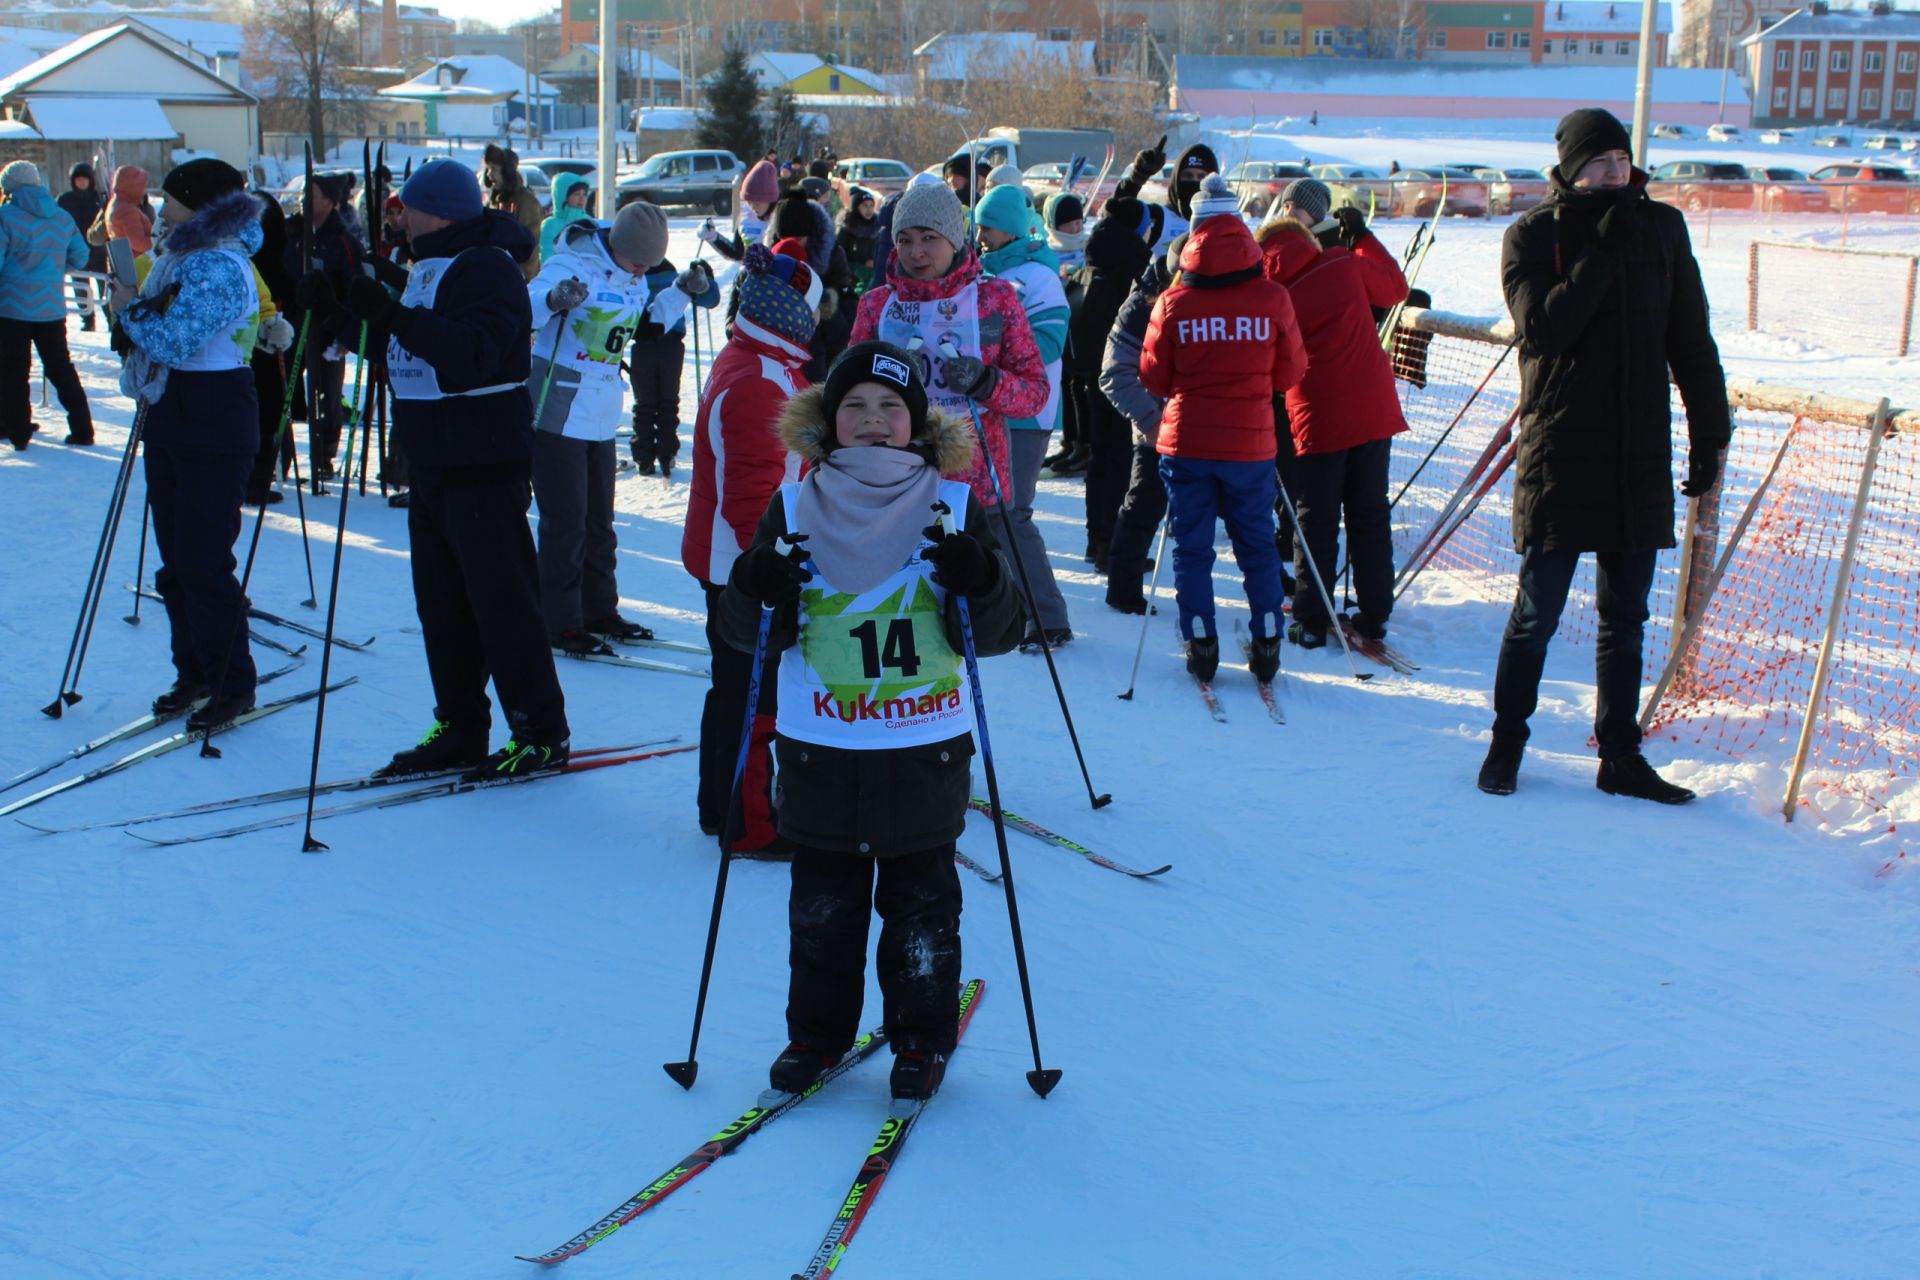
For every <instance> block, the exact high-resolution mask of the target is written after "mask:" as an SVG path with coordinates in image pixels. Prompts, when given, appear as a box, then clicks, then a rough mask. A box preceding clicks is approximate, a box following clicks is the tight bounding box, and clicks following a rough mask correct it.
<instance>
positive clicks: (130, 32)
mask: <svg viewBox="0 0 1920 1280" xmlns="http://www.w3.org/2000/svg"><path fill="white" fill-rule="evenodd" d="M121 39H126V40H138V41H141V42H143V43H145V44H148V45H150V46H152V47H153V48H155V49H158V50H160V51H161V52H162V53H164V54H166V55H167V56H168V57H169V58H173V59H175V60H176V61H178V62H179V63H180V64H181V65H182V66H186V67H191V68H193V69H194V70H195V71H196V72H198V73H199V74H200V75H201V76H203V77H205V79H206V82H207V87H208V92H209V93H212V92H220V93H222V94H223V95H224V96H231V97H233V98H235V99H239V100H243V101H247V102H251V101H254V97H253V95H252V94H250V93H248V92H247V91H246V90H245V89H242V88H240V87H238V86H237V85H232V84H229V83H227V82H226V81H225V80H222V79H221V78H220V77H219V76H217V75H215V74H214V73H213V71H212V70H211V69H210V68H209V67H208V66H207V64H206V62H204V61H202V60H200V59H198V58H196V57H194V56H193V55H192V54H191V53H188V52H186V51H184V50H182V49H181V48H180V47H179V46H178V45H177V44H175V43H174V41H173V40H172V39H171V38H170V37H167V36H162V35H159V34H157V33H155V32H152V31H148V30H147V29H146V28H144V27H142V26H141V25H140V24H139V23H137V22H121V23H116V24H115V25H113V26H111V27H103V28H101V29H100V30H98V31H90V32H88V33H87V34H86V35H84V36H80V37H78V38H76V39H74V40H71V41H69V42H68V43H67V44H65V45H62V46H61V47H60V48H58V49H55V50H54V51H53V52H52V53H49V54H47V55H46V56H44V57H41V58H37V59H35V60H34V61H33V62H30V63H28V64H27V65H26V66H24V67H22V68H20V69H19V70H18V71H15V72H13V73H12V74H11V75H9V76H7V77H6V78H5V79H4V80H0V98H5V97H9V96H11V95H13V94H16V93H19V92H21V91H23V90H26V89H29V88H31V87H32V86H33V85H34V84H35V83H36V82H38V81H40V80H42V79H45V78H46V77H47V76H50V75H52V74H53V73H54V72H56V71H58V70H60V69H61V68H62V67H65V66H68V65H70V64H71V63H74V62H77V61H79V60H80V59H81V58H84V57H86V56H87V55H88V54H90V53H92V52H94V50H96V49H99V48H100V47H101V46H103V45H105V44H108V43H109V42H111V41H114V40H121ZM140 87H141V86H139V85H124V84H123V85H102V86H101V88H102V90H113V89H118V90H122V91H124V90H127V89H139V88H140ZM89 96H90V95H89Z"/></svg>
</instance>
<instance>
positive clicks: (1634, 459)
mask: <svg viewBox="0 0 1920 1280" xmlns="http://www.w3.org/2000/svg"><path fill="white" fill-rule="evenodd" d="M1554 140H1555V142H1556V143H1558V146H1559V155H1560V163H1559V164H1558V165H1557V166H1555V168H1554V170H1553V175H1552V176H1553V182H1552V188H1553V189H1552V191H1551V193H1550V194H1549V195H1548V197H1547V200H1546V202H1545V203H1543V204H1541V205H1540V206H1539V207H1537V208H1535V209H1533V210H1531V211H1529V212H1527V213H1525V214H1523V215H1521V216H1520V217H1519V218H1518V219H1516V220H1515V221H1514V223H1513V225H1512V226H1511V227H1509V228H1508V229H1507V234H1506V240H1505V243H1504V245H1503V246H1502V251H1501V261H1500V274H1501V284H1502V286H1503V287H1504V289H1505V291H1506V296H1507V307H1508V309H1509V310H1510V311H1512V313H1513V319H1514V324H1515V325H1516V326H1517V327H1518V328H1519V331H1520V385H1521V392H1520V417H1519V422H1518V429H1519V432H1520V437H1519V446H1518V450H1517V452H1516V455H1515V465H1514V490H1513V493H1514V496H1513V540H1514V547H1515V549H1516V550H1517V551H1519V552H1520V581H1519V588H1518V591H1517V592H1516V594H1515V597H1514V602H1513V613H1512V614H1511V615H1510V616H1509V617H1508V619H1507V627H1506V633H1505V635H1504V636H1503V638H1502V640H1501V644H1500V665H1499V670H1498V672H1497V674H1496V675H1495V677H1494V693H1493V705H1494V724H1493V745H1492V748H1491V749H1490V750H1489V751H1488V752H1487V758H1486V762H1485V763H1484V764H1483V765H1482V766H1481V769H1480V780H1479V782H1480V789H1481V790H1482V791H1486V792H1488V793H1490V794H1493V795H1509V794H1511V793H1512V791H1513V790H1514V786H1515V779H1516V776H1517V775H1518V773H1519V769H1520V757H1521V755H1522V753H1523V752H1524V750H1525V747H1526V741H1527V719H1528V717H1530V716H1531V715H1532V714H1533V710H1534V705H1535V703H1536V701H1537V699H1538V694H1539V688H1540V673H1541V669H1542V667H1543V666H1544V665H1545V663H1546V655H1547V642H1548V641H1549V640H1550V639H1552V637H1553V633H1554V629H1555V628H1556V627H1557V626H1558V625H1559V621H1560V612H1561V610H1562V609H1563V608H1564V607H1565V605H1566V600H1567V588H1568V586H1569V584H1570V583H1571V582H1572V579H1573V572H1574V568H1575V566H1576V565H1577V564H1578V563H1579V560H1580V555H1581V553H1582V552H1587V551H1591V552H1593V553H1595V560H1596V562H1597V567H1598V575H1597V576H1598V588H1599V589H1598V608H1599V613H1600V626H1599V639H1598V642H1597V644H1596V645H1595V650H1594V666H1595V683H1596V686H1597V692H1598V707H1597V711H1596V715H1595V718H1594V735H1595V738H1596V739H1597V740H1598V742H1599V745H1600V772H1599V776H1598V778H1597V779H1596V785H1598V786H1599V788H1600V789H1601V790H1602V791H1606V792H1609V793H1612V794H1616V795H1630V796H1638V797H1641V798H1644V799H1649V800H1658V801H1661V802H1662V803H1665V804H1682V803H1685V802H1686V801H1688V800H1691V799H1693V792H1691V791H1689V790H1687V789H1686V788H1684V787H1679V786H1675V785H1673V784H1672V783H1669V782H1667V781H1666V780H1664V779H1662V778H1661V777H1660V776H1659V775H1658V774H1657V773H1655V772H1654V771H1653V768H1652V766H1650V765H1649V764H1648V763H1647V762H1646V759H1645V758H1644V757H1643V756H1641V754H1640V728H1639V720H1638V710H1639V701H1640V674H1641V635H1642V630H1643V627H1644V624H1645V622H1646V620H1647V593H1648V591H1649V589H1650V588H1651V586H1652V584H1653V573H1654V563H1655V558H1656V556H1657V554H1658V553H1659V552H1660V551H1661V550H1663V549H1665V548H1668V547H1672V546H1673V545H1674V536H1673V524H1674V500H1673V453H1672V426H1671V421H1672V419H1671V415H1672V409H1671V402H1670V393H1669V388H1668V374H1669V371H1671V374H1672V379H1673V382H1674V383H1675V384H1676V385H1678V386H1679V388H1680V397H1681V400H1682V401H1683V402H1684V403H1685V405H1686V411H1687V434H1688V440H1689V446H1690V448H1689V456H1688V466H1687V481H1686V483H1685V484H1684V485H1683V486H1682V489H1681V491H1682V492H1683V493H1685V494H1686V495H1687V496H1688V497H1698V496H1700V495H1702V494H1705V493H1707V492H1708V491H1710V490H1711V489H1712V488H1713V485H1714V481H1715V479H1716V477H1717V476H1718V474H1719V467H1720V458H1721V453H1722V451H1723V450H1724V449H1725V448H1726V445H1727V440H1728V438H1729V436H1730V435H1731V432H1732V426H1731V420H1730V418H1729V415H1728V412H1727V389H1726V378H1725V376H1724V375H1723V374H1722V372H1721V369H1720V353H1719V350H1718V349H1717V348H1716V347H1715V346H1714V342H1713V334H1712V332H1711V330H1710V328H1709V325H1708V319H1707V297H1706V292H1705V290H1704V289H1703V288H1702V286H1701V283H1700V266H1699V264H1698V263H1697V262H1696V261H1695V260H1694V257H1693V248H1692V246H1691V244H1690V243H1689V242H1688V239H1687V225H1686V220H1685V219H1684V218H1683V217H1682V216H1681V214H1680V211H1679V210H1677V209H1674V208H1671V207H1670V206H1668V205H1664V204H1658V203H1656V202H1655V201H1653V200H1652V199H1651V198H1649V197H1648V195H1647V192H1646V181H1647V176H1646V174H1645V173H1643V172H1642V171H1640V170H1639V169H1636V168H1634V167H1633V165H1632V163H1631V158H1630V151H1631V143H1630V140H1629V139H1628V137H1627V131H1626V129H1625V128H1624V127H1623V126H1622V125H1621V124H1620V122H1619V121H1618V120H1616V119H1615V118H1614V117H1613V116H1612V115H1611V114H1609V113H1608V112H1606V111H1602V110H1599V109H1597V108H1584V109H1582V110H1579V111H1574V112H1571V113H1570V114H1568V115H1567V117H1566V118H1565V119H1564V120H1562V121H1561V122H1560V126H1559V128H1558V129H1557V130H1556V131H1555V133H1554Z"/></svg>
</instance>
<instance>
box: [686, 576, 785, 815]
mask: <svg viewBox="0 0 1920 1280" xmlns="http://www.w3.org/2000/svg"><path fill="white" fill-rule="evenodd" d="M700 587H701V590H703V591H705V592H706V594H707V647H708V648H709V649H711V650H713V658H712V660H711V663H710V668H709V669H710V670H711V671H712V676H711V679H712V686H711V687H710V688H709V689H708V690H707V700H706V702H705V704H704V705H703V706H702V707H701V709H700V788H699V793H698V796H697V797H696V803H697V804H698V805H699V808H700V826H701V829H702V830H706V831H725V832H726V834H727V838H728V839H729V840H730V841H731V843H730V845H729V846H728V847H729V848H733V849H739V850H760V849H765V848H768V847H769V846H771V845H773V844H775V843H776V842H777V841H778V839H779V833H778V832H777V831H776V830H775V829H774V822H773V725H774V719H775V713H776V712H777V711H778V710H779V707H780V688H779V680H778V676H779V672H780V655H779V654H778V653H777V652H775V653H769V654H767V660H766V663H765V664H764V665H763V667H762V668H761V671H760V702H759V705H758V706H757V707H756V708H755V709H754V716H753V750H752V752H751V753H750V754H749V755H748V756H747V772H746V776H745V777H743V778H742V779H741V780H740V801H741V802H740V804H739V806H738V807H737V808H736V809H735V810H734V812H733V820H732V822H731V823H729V821H728V814H727V804H728V799H729V797H731V795H732V794H733V770H734V766H735V765H736V764H738V763H739V760H740V729H741V727H742V726H743V725H744V724H745V723H746V718H747V692H748V685H749V683H750V681H751V678H752V675H753V655H752V654H750V653H742V652H740V650H738V649H736V648H734V647H733V646H732V645H730V644H728V643H727V642H726V640H725V639H723V638H722V637H721V635H720V631H719V623H718V615H719V610H720V597H721V595H722V594H723V593H725V591H726V587H725V585H724V584H723V585H720V586H715V585H714V584H713V583H711V582H703V583H701V584H700Z"/></svg>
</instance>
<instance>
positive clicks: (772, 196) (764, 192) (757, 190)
mask: <svg viewBox="0 0 1920 1280" xmlns="http://www.w3.org/2000/svg"><path fill="white" fill-rule="evenodd" d="M740 198H741V199H742V200H748V201H751V202H752V203H754V204H772V203H773V202H774V201H775V200H778V199H779V198H780V175H779V173H777V172H776V171H775V170H774V167H773V166H772V165H770V164H768V163H767V162H766V161H765V160H762V161H759V162H758V163H756V164H755V165H754V166H753V168H751V169H749V170H747V179H746V181H745V182H742V183H741V184H740Z"/></svg>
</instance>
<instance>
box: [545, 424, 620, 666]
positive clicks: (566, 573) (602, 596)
mask: <svg viewBox="0 0 1920 1280" xmlns="http://www.w3.org/2000/svg"><path fill="white" fill-rule="evenodd" d="M613 450H614V444H613V441H611V440H570V439H568V438H567V437H566V436H563V435H559V434H557V433H555V432H552V431H536V432H534V433H533V493H534V496H535V497H536V498H538V499H539V501H540V611H541V614H542V616H543V617H544V618H545V619H546V625H547V634H548V635H549V636H551V637H553V638H555V639H558V638H559V636H560V634H561V633H562V632H565V631H578V630H579V629H580V628H581V627H582V625H584V624H585V623H588V622H597V621H598V620H600V619H601V618H606V617H611V616H612V615H613V614H614V613H615V612H616V611H617V610H618V608H619V605H620V585H619V583H618V582H617V581H616V580H615V578H614V562H615V559H616V558H617V557H618V555H619V553H620V539H619V537H618V536H617V535H616V534H615V533H614V531H613V457H614V453H613Z"/></svg>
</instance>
